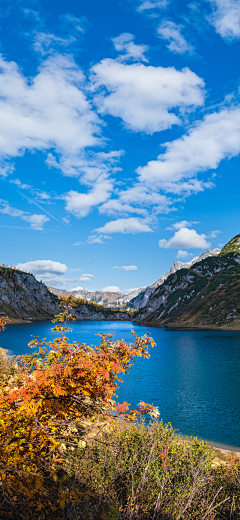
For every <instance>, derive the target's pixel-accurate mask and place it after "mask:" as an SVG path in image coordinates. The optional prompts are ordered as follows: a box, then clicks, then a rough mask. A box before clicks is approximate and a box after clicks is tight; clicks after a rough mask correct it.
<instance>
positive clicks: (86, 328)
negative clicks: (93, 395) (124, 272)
mask: <svg viewBox="0 0 240 520" xmlns="http://www.w3.org/2000/svg"><path fill="white" fill-rule="evenodd" d="M52 326H53V325H52V323H51V322H35V323H30V324H21V325H11V326H8V327H7V329H6V330H5V331H4V332H3V333H1V334H0V347H3V348H7V349H9V351H10V352H11V353H12V354H25V353H27V352H31V350H30V349H29V348H28V346H27V343H28V342H29V341H30V340H31V339H32V338H31V335H34V336H39V337H40V338H44V337H46V338H47V339H48V340H49V339H53V338H54V337H55V336H56V333H55V332H53V331H51V327H52ZM71 326H72V327H73V329H74V330H73V332H71V333H69V334H68V337H69V338H70V339H71V341H72V340H78V341H80V342H84V343H88V344H99V342H100V338H99V337H98V336H95V334H97V333H98V332H110V333H113V334H115V338H116V339H122V338H124V339H125V340H126V341H131V340H132V335H131V328H133V329H134V330H135V332H136V333H137V335H138V336H141V335H143V334H145V333H146V332H150V333H151V336H152V337H153V338H154V341H155V342H156V344H157V346H156V347H155V348H153V349H151V351H150V354H151V357H150V359H148V360H146V359H142V358H137V360H136V363H135V364H134V366H133V367H132V368H131V369H130V372H129V374H127V375H126V374H125V375H124V376H123V380H124V384H122V385H121V387H120V388H119V390H118V392H117V394H118V401H119V402H121V401H127V402H129V403H131V406H132V407H135V406H136V405H137V403H138V402H139V401H140V400H142V401H145V402H146V403H150V404H153V405H155V406H158V407H159V410H160V413H161V418H162V419H163V421H164V422H171V423H172V425H173V427H174V428H177V429H178V430H179V431H180V432H181V433H182V434H184V435H194V436H199V437H200V438H202V439H206V440H209V441H212V442H215V443H221V444H226V445H229V446H233V447H240V331H239V332H232V331H229V332H228V331H179V330H175V331H174V330H167V329H161V328H157V327H149V326H143V325H138V324H132V323H129V322H105V321H102V322H101V321H100V322H99V321H92V322H91V321H81V322H75V323H73V324H71Z"/></svg>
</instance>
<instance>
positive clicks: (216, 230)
mask: <svg viewBox="0 0 240 520" xmlns="http://www.w3.org/2000/svg"><path fill="white" fill-rule="evenodd" d="M220 233H222V231H220V229H215V231H211V233H210V235H208V238H216V237H217V236H218V235H219V234H220Z"/></svg>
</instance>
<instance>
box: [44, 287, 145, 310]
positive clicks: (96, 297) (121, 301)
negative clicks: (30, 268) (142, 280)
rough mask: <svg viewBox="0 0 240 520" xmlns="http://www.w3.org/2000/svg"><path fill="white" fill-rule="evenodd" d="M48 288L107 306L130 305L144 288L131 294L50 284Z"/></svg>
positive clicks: (121, 306) (56, 292)
mask: <svg viewBox="0 0 240 520" xmlns="http://www.w3.org/2000/svg"><path fill="white" fill-rule="evenodd" d="M48 290H49V291H50V292H51V293H53V294H55V295H56V296H74V298H84V299H86V300H88V301H89V302H94V303H98V305H103V306H105V307H114V308H125V307H129V305H128V303H129V302H130V301H131V300H132V299H133V298H135V297H136V296H137V295H138V294H139V293H140V292H141V291H142V290H143V288H142V287H141V288H140V289H135V290H134V291H132V292H131V293H129V294H123V293H121V292H107V291H88V290H87V289H80V290H73V291H65V290H64V289H56V288H55V287H50V286H48Z"/></svg>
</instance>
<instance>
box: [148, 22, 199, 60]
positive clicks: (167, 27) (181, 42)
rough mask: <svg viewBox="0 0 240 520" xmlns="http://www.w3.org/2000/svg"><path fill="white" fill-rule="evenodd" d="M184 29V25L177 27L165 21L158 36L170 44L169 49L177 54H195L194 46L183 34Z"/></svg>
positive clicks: (158, 31) (159, 29)
mask: <svg viewBox="0 0 240 520" xmlns="http://www.w3.org/2000/svg"><path fill="white" fill-rule="evenodd" d="M182 28H183V27H182V25H177V24H176V23H174V22H172V21H170V20H163V21H162V23H161V24H160V25H159V26H158V28H157V33H158V36H159V37H160V38H162V39H163V40H166V41H167V42H168V45H167V47H168V49H169V50H170V51H171V52H174V53H175V54H184V53H185V52H190V53H191V52H193V46H192V45H190V44H189V43H188V42H187V41H186V40H185V38H184V37H183V35H182V34H181V29H182Z"/></svg>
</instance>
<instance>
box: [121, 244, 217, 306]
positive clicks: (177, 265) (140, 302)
mask: <svg viewBox="0 0 240 520" xmlns="http://www.w3.org/2000/svg"><path fill="white" fill-rule="evenodd" d="M220 252H221V250H220V249H218V248H215V249H212V250H211V249H207V251H204V253H202V254H201V255H200V256H195V257H194V258H192V260H190V261H189V262H184V263H183V262H178V261H177V262H174V263H173V265H172V267H171V268H170V269H169V271H167V273H166V274H163V275H162V276H160V278H158V280H157V281H156V282H155V283H153V284H152V285H150V286H149V287H146V288H145V289H143V290H142V291H141V292H140V293H139V294H138V295H137V296H136V297H135V298H133V299H131V301H130V303H129V307H130V308H131V309H133V310H139V309H141V308H143V307H145V305H147V302H148V300H149V298H150V296H151V294H153V293H154V291H155V289H156V288H157V287H159V286H160V285H162V284H163V283H164V282H165V281H166V280H167V279H168V278H169V276H170V275H171V274H173V273H176V271H179V270H180V269H185V268H186V269H189V268H190V267H191V266H192V265H194V264H196V263H197V262H200V261H201V260H204V259H205V258H208V257H212V256H218V255H219V253H220Z"/></svg>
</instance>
